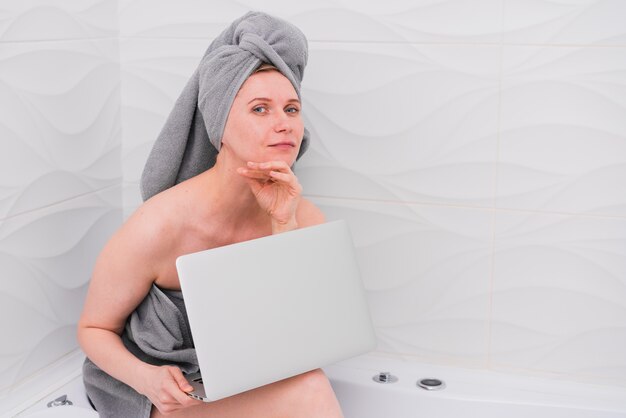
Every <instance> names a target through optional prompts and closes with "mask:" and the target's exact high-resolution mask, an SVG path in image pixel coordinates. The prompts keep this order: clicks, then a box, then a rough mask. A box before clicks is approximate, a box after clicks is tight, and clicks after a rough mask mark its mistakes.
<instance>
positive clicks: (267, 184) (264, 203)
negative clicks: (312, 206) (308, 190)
mask: <svg viewBox="0 0 626 418" xmlns="http://www.w3.org/2000/svg"><path fill="white" fill-rule="evenodd" d="M237 172H238V173H239V174H241V175H242V176H244V177H245V178H246V180H247V181H248V184H249V185H250V189H252V192H253V193H254V195H255V196H256V200H257V202H258V203H259V205H260V206H261V208H263V209H264V210H265V211H266V212H267V213H268V214H269V215H270V216H271V218H272V232H274V233H276V232H281V231H288V230H291V229H295V228H297V226H298V225H297V222H296V209H297V208H298V203H299V202H300V194H301V193H302V186H300V183H299V182H298V178H297V177H296V175H295V174H294V173H293V171H291V168H289V165H287V163H285V162H284V161H269V162H263V163H256V162H251V161H250V162H248V167H247V168H244V167H240V168H238V169H237Z"/></svg>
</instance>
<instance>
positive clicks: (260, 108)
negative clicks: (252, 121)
mask: <svg viewBox="0 0 626 418" xmlns="http://www.w3.org/2000/svg"><path fill="white" fill-rule="evenodd" d="M252 111H253V112H256V113H265V112H266V111H267V109H266V108H265V106H256V107H253V108H252Z"/></svg>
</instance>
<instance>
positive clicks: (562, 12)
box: [502, 0, 626, 45]
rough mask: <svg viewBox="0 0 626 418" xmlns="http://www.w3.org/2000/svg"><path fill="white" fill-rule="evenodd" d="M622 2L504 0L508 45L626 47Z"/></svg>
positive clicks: (624, 11)
mask: <svg viewBox="0 0 626 418" xmlns="http://www.w3.org/2000/svg"><path fill="white" fill-rule="evenodd" d="M625 20H626V3H625V2H623V1H621V0H559V1H552V0H533V1H528V0H504V17H503V24H502V30H503V35H502V39H503V41H504V42H506V43H518V44H519V43H531V44H539V43H541V44H552V45H554V44H582V45H626V26H624V21H625Z"/></svg>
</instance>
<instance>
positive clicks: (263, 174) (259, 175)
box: [237, 167, 270, 180]
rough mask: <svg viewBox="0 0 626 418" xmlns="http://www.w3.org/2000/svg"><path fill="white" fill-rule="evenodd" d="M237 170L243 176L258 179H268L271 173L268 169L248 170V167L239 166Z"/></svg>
mask: <svg viewBox="0 0 626 418" xmlns="http://www.w3.org/2000/svg"><path fill="white" fill-rule="evenodd" d="M237 172H238V173H239V174H241V175H242V176H245V177H248V178H251V179H258V180H268V179H269V178H270V174H269V172H268V171H260V170H248V169H246V168H242V167H239V168H238V169H237Z"/></svg>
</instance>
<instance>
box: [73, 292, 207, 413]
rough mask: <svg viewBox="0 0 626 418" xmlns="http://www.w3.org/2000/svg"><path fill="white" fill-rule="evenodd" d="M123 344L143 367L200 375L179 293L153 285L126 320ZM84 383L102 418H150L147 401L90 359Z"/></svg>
mask: <svg viewBox="0 0 626 418" xmlns="http://www.w3.org/2000/svg"><path fill="white" fill-rule="evenodd" d="M122 342H123V343H124V345H125V346H126V348H128V350H129V351H130V352H131V353H133V354H134V355H135V356H137V357H138V358H139V359H140V360H142V361H145V362H146V363H150V364H154V365H158V366H161V365H174V366H178V367H180V369H181V370H182V371H183V372H184V373H195V372H197V371H199V367H198V359H197V357H196V350H195V348H194V345H193V339H192V336H191V329H190V328H189V320H188V319H187V311H186V310H185V304H184V301H183V296H182V293H181V292H180V291H175V290H165V289H160V288H159V287H157V286H156V285H152V288H151V289H150V292H149V293H148V295H147V296H146V297H145V299H144V300H143V301H142V302H141V304H140V305H139V306H138V307H137V308H136V309H135V311H134V312H133V313H132V314H131V315H130V317H129V318H128V321H127V322H126V327H125V329H124V333H123V334H122ZM83 381H84V383H85V389H86V391H87V395H88V396H89V399H90V400H91V401H92V402H93V404H94V405H95V407H96V409H97V410H98V413H99V414H100V417H101V418H122V417H124V418H127V417H137V418H143V417H145V418H149V417H150V411H151V409H152V403H151V402H150V400H149V399H148V398H146V397H145V396H143V395H141V394H139V393H138V392H137V391H135V390H134V389H133V388H131V387H130V386H128V385H126V384H124V383H123V382H120V381H119V380H117V379H115V378H113V377H111V376H109V375H108V374H107V373H105V372H104V371H102V370H101V369H100V368H99V367H98V366H96V365H95V364H94V363H93V362H92V361H91V360H89V359H85V363H84V364H83Z"/></svg>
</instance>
